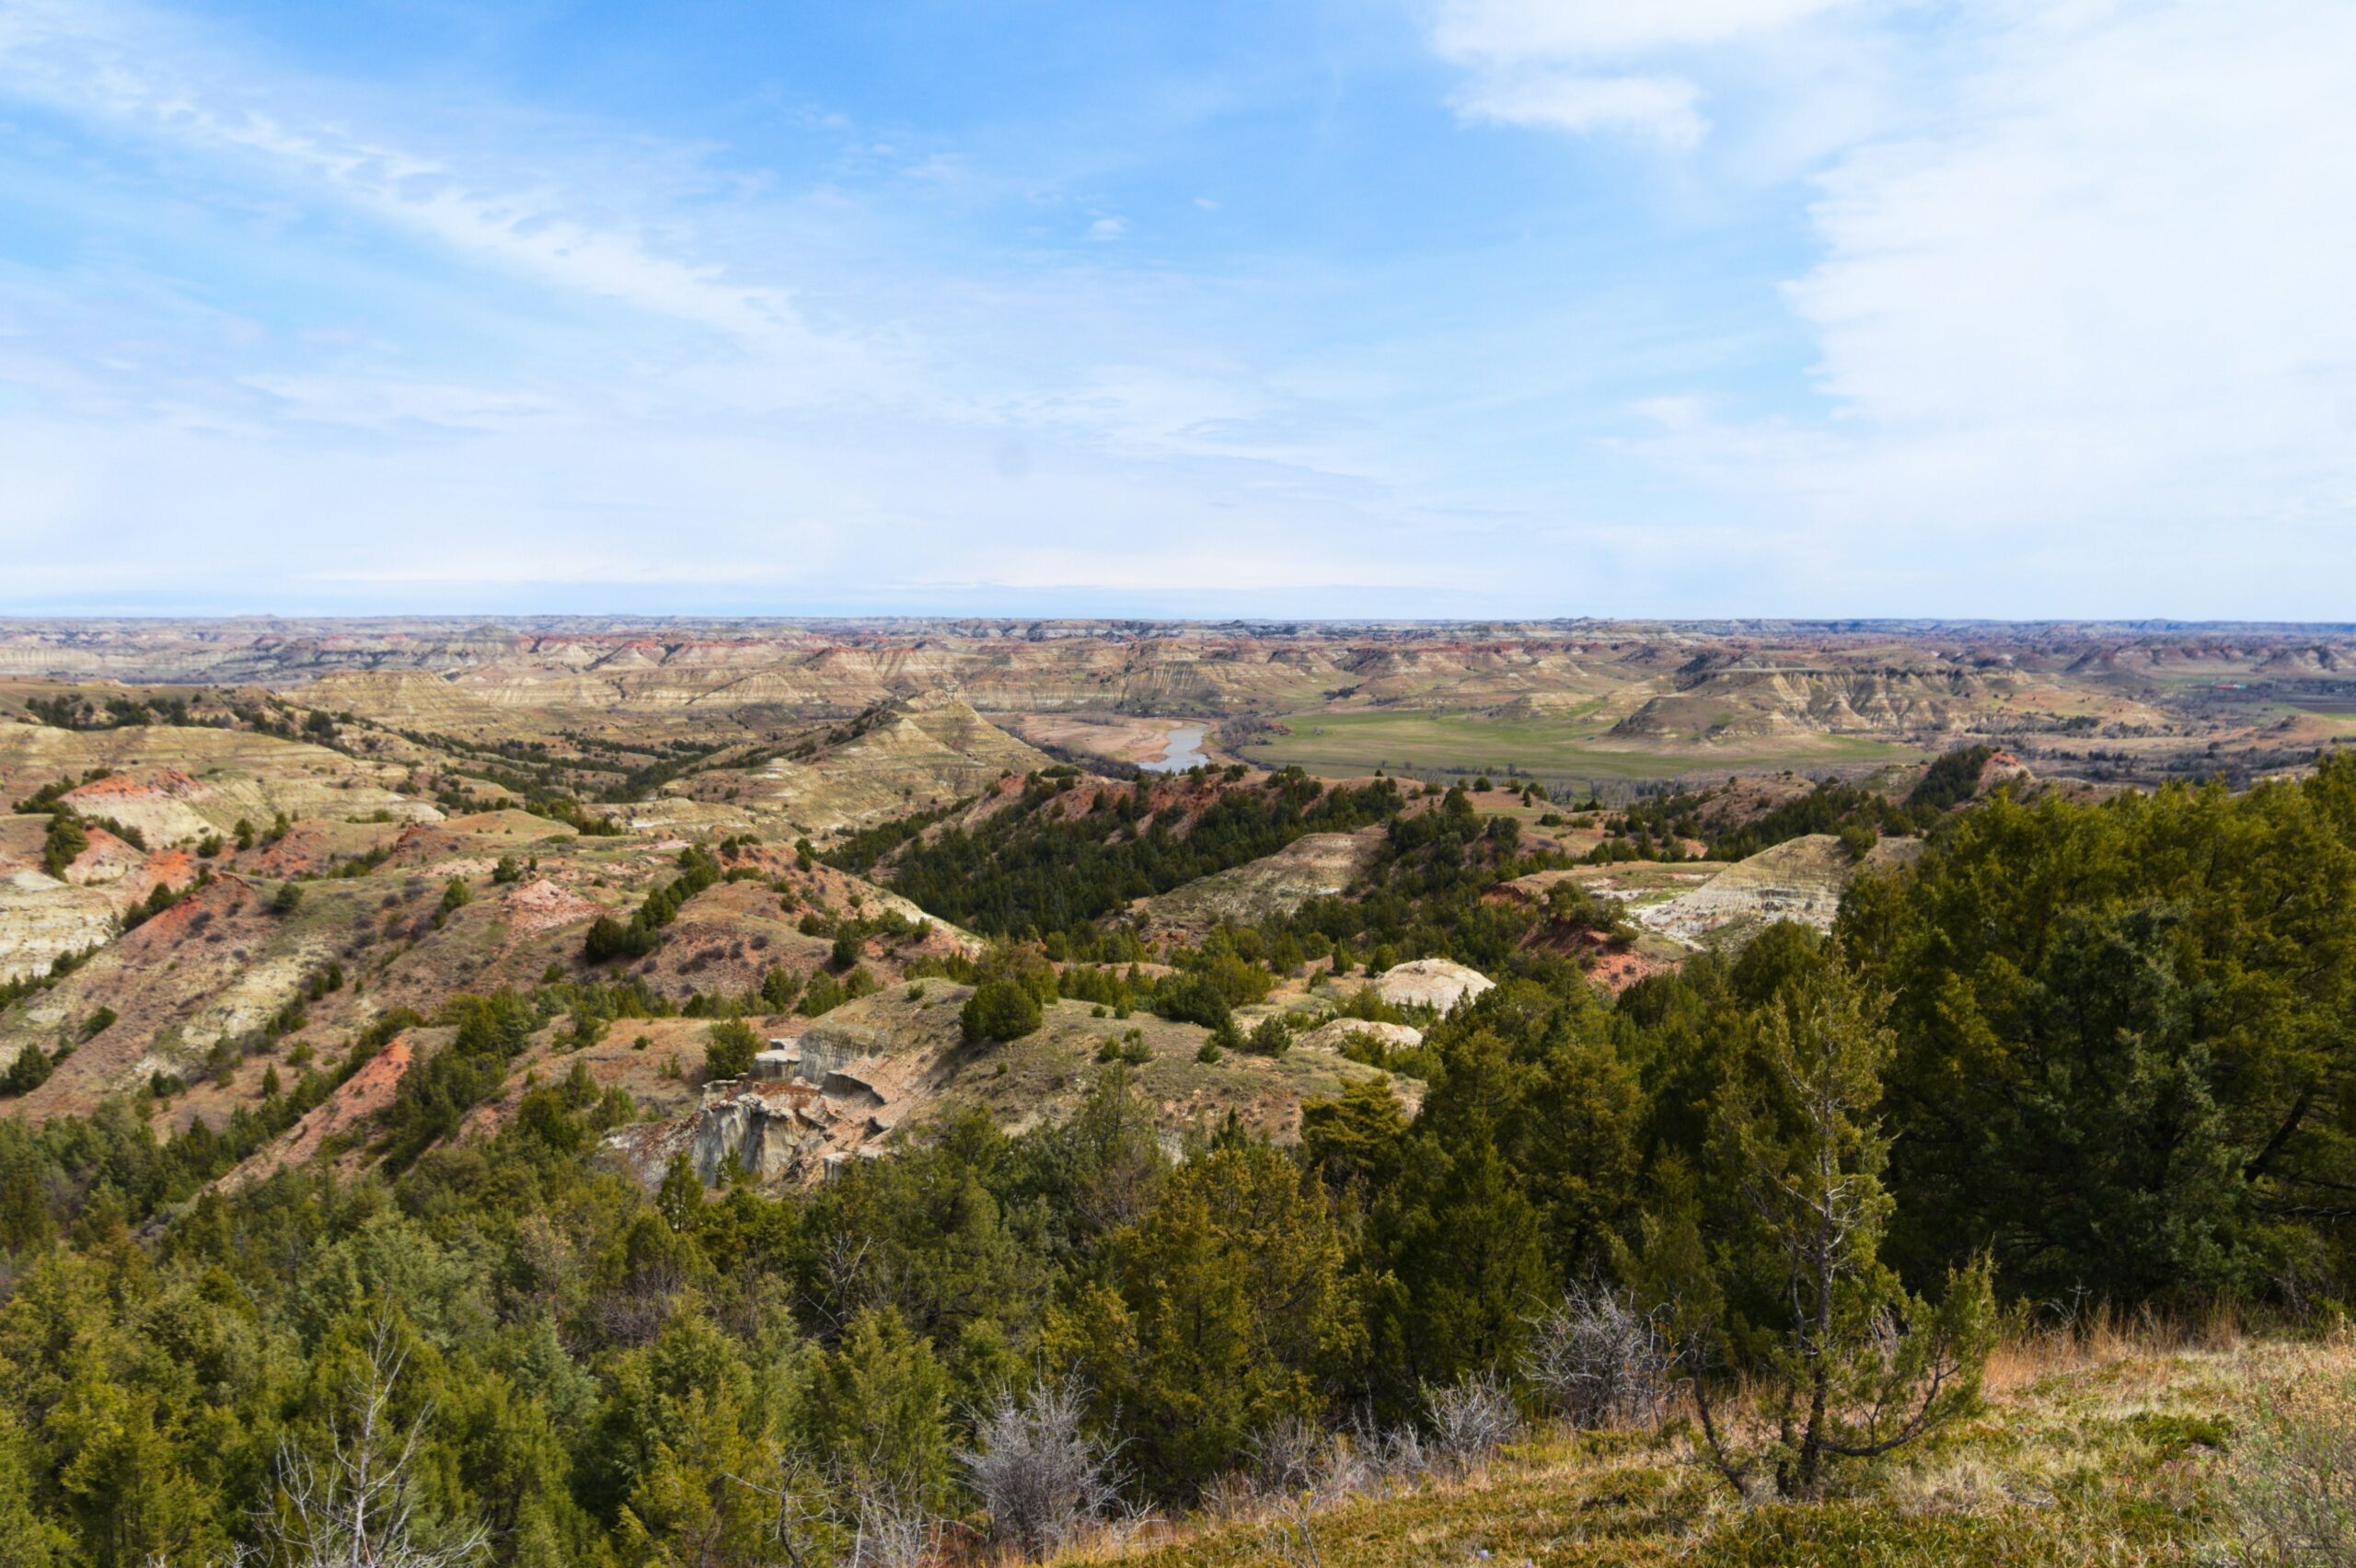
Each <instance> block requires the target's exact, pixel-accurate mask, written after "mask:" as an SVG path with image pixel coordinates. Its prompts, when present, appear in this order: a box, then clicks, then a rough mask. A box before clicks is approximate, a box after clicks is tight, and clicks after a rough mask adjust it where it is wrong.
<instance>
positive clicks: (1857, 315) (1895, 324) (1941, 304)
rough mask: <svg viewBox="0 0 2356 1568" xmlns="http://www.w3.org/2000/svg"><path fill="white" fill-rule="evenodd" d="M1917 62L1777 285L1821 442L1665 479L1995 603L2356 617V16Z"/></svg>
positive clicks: (2201, 19) (1738, 427)
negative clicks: (1932, 86) (1794, 322)
mask: <svg viewBox="0 0 2356 1568" xmlns="http://www.w3.org/2000/svg"><path fill="white" fill-rule="evenodd" d="M1924 47H1935V48H1937V49H1939V50H1942V51H1945V52H1946V53H1945V54H1944V55H1943V56H1942V59H1943V63H1945V64H1946V65H1947V66H1948V67H1949V69H1948V70H1947V71H1946V72H1945V73H1944V79H1945V80H1946V83H1947V90H1946V92H1945V93H1944V94H1943V95H1942V97H1941V98H1940V99H1939V101H1937V102H1935V103H1932V104H1926V105H1923V106H1920V109H1921V112H1920V113H1919V115H1918V116H1917V118H1916V119H1915V121H1913V122H1912V123H1911V125H1910V126H1908V127H1907V128H1906V129H1905V130H1904V131H1903V132H1902V133H1896V134H1889V135H1885V136H1882V137H1879V138H1877V139H1873V140H1869V141H1866V142H1865V143H1863V144H1859V145H1856V146H1854V147H1853V148H1852V149H1851V150H1849V151H1848V152H1847V153H1845V154H1844V155H1843V156H1840V157H1839V158H1838V159H1837V160H1836V161H1835V162H1834V163H1833V165H1832V166H1831V168H1830V169H1829V171H1828V172H1827V173H1826V174H1825V175H1824V176H1823V178H1822V179H1821V181H1820V184H1819V190H1818V193H1817V197H1816V199H1815V201H1814V202H1813V204H1812V206H1811V209H1810V213H1809V217H1810V221H1811V223H1812V225H1813V228H1814V232H1815V234H1816V236H1817V237H1818V240H1819V244H1820V246H1821V256H1820V259H1819V260H1818V261H1817V262H1816V263H1815V265H1813V266H1812V267H1811V268H1809V269H1808V270H1807V272H1806V273H1805V275H1803V276H1802V277H1800V278H1799V279H1798V280H1797V281H1796V282H1795V283H1794V284H1793V285H1792V286H1791V288H1790V289H1789V291H1788V298H1789V301H1790V304H1791V306H1792V308H1793V309H1794V310H1795V311H1796V314H1797V316H1798V318H1799V320H1800V321H1801V322H1802V323H1803V324H1804V325H1805V326H1806V327H1807V329H1808V330H1809V331H1810V332H1811V333H1812V334H1813V336H1814V340H1815V342H1816V345H1817V355H1816V362H1815V365H1814V370H1813V376H1814V381H1815V384H1816V386H1817V387H1818V389H1819V392H1820V393H1821V395H1822V397H1823V398H1825V399H1826V400H1827V403H1828V406H1829V408H1830V410H1831V417H1830V418H1829V419H1827V420H1824V421H1821V422H1817V421H1799V420H1788V419H1787V420H1782V421H1773V422H1770V423H1753V424H1749V425H1745V424H1732V425H1729V424H1725V423H1715V424H1713V423H1709V422H1707V421H1704V422H1703V423H1700V424H1687V425H1684V426H1682V427H1680V429H1678V430H1677V431H1675V432H1671V433H1669V434H1666V435H1664V436H1661V437H1658V438H1657V439H1658V441H1659V442H1660V445H1659V446H1658V448H1657V451H1658V453H1659V455H1661V456H1662V457H1663V458H1664V460H1665V461H1668V462H1669V463H1670V464H1671V465H1673V466H1682V467H1687V468H1688V470H1689V471H1690V472H1693V473H1696V474H1701V475H1704V476H1707V477H1710V478H1713V479H1715V481H1716V482H1718V483H1720V484H1722V485H1724V486H1725V487H1726V490H1727V492H1728V493H1729V495H1738V496H1739V497H1741V499H1742V502H1743V503H1744V504H1747V505H1749V506H1750V507H1753V508H1756V507H1760V506H1761V503H1762V501H1765V502H1768V504H1769V505H1770V506H1771V507H1772V508H1773V512H1774V513H1775V514H1777V515H1780V516H1782V517H1784V518H1787V519H1791V520H1793V521H1795V522H1796V523H1797V524H1798V525H1802V526H1806V527H1809V528H1813V529H1819V530H1829V531H1831V536H1840V537H1844V538H1847V539H1849V540H1851V541H1853V542H1854V544H1855V545H1856V547H1857V548H1860V549H1863V550H1866V551H1875V550H1886V549H1888V548H1890V545H1891V542H1892V541H1893V539H1900V538H1902V540H1903V542H1904V548H1905V549H1906V550H1907V551H1908V552H1909V553H1913V554H1918V555H1921V556H1923V557H1925V558H1927V559H1940V558H1941V557H1942V556H1946V557H1947V558H1948V559H1953V560H1955V561H1956V562H1958V567H1957V569H1956V570H1955V572H1954V581H1955V582H1957V583H1958V585H1961V584H1965V583H1970V584H1972V585H1973V586H1974V587H1975V588H1976V589H1977V590H1978V591H1980V592H1983V593H1984V592H1985V591H1986V583H1985V582H1984V581H1981V580H1979V573H1981V572H1986V571H1996V572H1997V573H1999V574H2000V576H2001V575H2003V574H2005V573H2009V572H2014V571H2016V572H2017V573H2018V574H2019V577H2020V581H2021V582H2022V585H2023V587H2024V588H2025V589H2026V590H2027V591H2028V592H2031V593H2034V594H2038V595H2040V596H2041V602H2042V603H2043V604H2044V605H2046V606H2048V607H2052V608H2056V609H2065V608H2068V607H2071V606H2075V607H2077V608H2080V609H2084V610H2086V611H2093V610H2097V609H2101V610H2108V611H2110V612H2113V613H2153V612H2165V613H2177V614H2187V613H2189V614H2216V613H2221V610H2223V608H2224V607H2226V606H2229V605H2296V606H2297V609H2298V612H2299V613H2304V614H2310V615H2327V616H2330V617H2334V618H2345V617H2346V616H2347V615H2348V614H2349V610H2348V606H2347V603H2346V592H2345V590H2346V585H2347V584H2348V583H2349V582H2351V581H2356V541H2351V535H2350V528H2349V521H2350V512H2351V510H2356V446H2351V444H2350V442H2349V440H2348V433H2347V423H2346V420H2347V412H2348V410H2349V409H2350V408H2356V291H2351V290H2350V289H2349V287H2348V286H2347V278H2346V259H2347V258H2348V257H2349V256H2350V255H2351V254H2356V103H2351V99H2350V95H2349V94H2348V92H2347V72H2346V66H2347V62H2349V61H2350V60H2351V59H2356V8H2350V6H2346V5H2345V4H2342V3H2340V0H2246V3H2245V4H2241V5H2237V6H2231V7H2223V6H2212V5H2206V4H2198V3H2190V0H2186V3H2176V4H2160V5H2154V4H2133V5H2130V4H2123V3H2108V0H2088V3H2085V4H2076V5H2070V6H2050V5H2037V4H2019V5H2013V6H2004V7H2001V8H1996V9H1990V10H1984V11H1982V12H1981V14H1980V16H1979V25H1978V26H1977V27H1975V28H1973V29H1969V31H1968V32H1966V33H1964V34H1962V35H1960V36H1957V37H1952V38H1942V39H1940V40H1936V41H1935V43H1926V44H1925V45H1924ZM1893 531H1896V532H1895V533H1894V532H1893ZM2015 562H2017V565H2014V564H2012V563H2015ZM1953 591H1954V590H1950V592H1953Z"/></svg>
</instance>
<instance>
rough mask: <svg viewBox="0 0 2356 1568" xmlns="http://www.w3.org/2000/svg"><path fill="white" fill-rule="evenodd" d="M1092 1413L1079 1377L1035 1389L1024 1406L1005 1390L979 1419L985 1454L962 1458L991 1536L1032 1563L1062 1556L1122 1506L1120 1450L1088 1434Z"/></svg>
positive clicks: (980, 1450)
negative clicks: (1087, 1421)
mask: <svg viewBox="0 0 2356 1568" xmlns="http://www.w3.org/2000/svg"><path fill="white" fill-rule="evenodd" d="M1087 1406H1088V1392H1087V1389H1085V1388H1083V1387H1082V1386H1081V1384H1080V1381H1079V1380H1078V1379H1077V1378H1064V1379H1062V1380H1061V1381H1058V1382H1052V1383H1051V1382H1046V1381H1045V1380H1042V1381H1040V1382H1037V1383H1034V1385H1032V1388H1031V1389H1030V1392H1029V1395H1028V1397H1027V1398H1023V1399H1017V1398H1016V1396H1015V1393H1014V1390H1013V1389H1001V1390H1000V1391H999V1394H998V1397H997V1398H996V1399H995V1400H994V1401H991V1403H990V1404H989V1405H987V1407H985V1408H984V1409H983V1410H981V1411H980V1412H976V1415H975V1418H974V1435H975V1436H976V1438H977V1439H978V1440H979V1447H977V1448H976V1449H975V1450H974V1451H973V1452H970V1453H963V1454H960V1455H958V1456H957V1462H958V1463H959V1465H960V1466H962V1467H963V1468H964V1471H965V1479H966V1482H968V1483H969V1484H970V1485H971V1486H972V1487H973V1489H974V1494H975V1495H976V1496H977V1497H979V1498H980V1499H981V1501H982V1506H983V1508H984V1509H986V1510H987V1512H988V1514H989V1516H990V1528H991V1529H992V1530H993V1531H994V1532H996V1534H997V1535H998V1536H999V1539H1002V1540H1005V1541H1008V1542H1011V1544H1012V1545H1014V1546H1015V1547H1016V1548H1017V1549H1018V1550H1020V1551H1022V1552H1023V1553H1024V1554H1026V1555H1028V1556H1034V1557H1044V1556H1046V1555H1048V1554H1050V1553H1052V1552H1055V1551H1060V1550H1061V1549H1062V1548H1063V1547H1065V1546H1067V1545H1068V1544H1069V1543H1070V1542H1071V1541H1072V1540H1073V1539H1076V1538H1077V1537H1078V1536H1079V1535H1080V1532H1081V1531H1083V1530H1085V1529H1087V1528H1089V1527H1090V1526H1091V1525H1096V1524H1100V1523H1102V1522H1103V1520H1105V1519H1107V1518H1109V1517H1111V1516H1112V1515H1113V1513H1114V1510H1115V1509H1116V1508H1118V1507H1119V1505H1120V1477H1119V1474H1118V1472H1117V1470H1115V1468H1114V1456H1113V1448H1112V1447H1111V1446H1110V1445H1108V1444H1106V1443H1103V1442H1102V1441H1100V1440H1098V1439H1096V1438H1093V1437H1091V1436H1089V1435H1088V1434H1087V1433H1086V1432H1085V1431H1084V1430H1083V1429H1082V1424H1081V1423H1082V1417H1083V1414H1084V1412H1086V1410H1087Z"/></svg>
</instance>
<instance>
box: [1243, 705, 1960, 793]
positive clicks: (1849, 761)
mask: <svg viewBox="0 0 2356 1568" xmlns="http://www.w3.org/2000/svg"><path fill="white" fill-rule="evenodd" d="M1282 722H1283V723H1284V725H1285V726H1286V728H1287V729H1288V730H1289V731H1290V733H1288V734H1280V735H1270V736H1266V737H1265V738H1263V739H1259V740H1255V741H1253V742H1250V743H1248V744H1244V745H1243V746H1242V747H1240V748H1239V750H1240V751H1241V753H1242V755H1244V756H1246V757H1248V758H1250V759H1251V760H1252V761H1253V762H1254V763H1257V764H1259V765H1260V766H1261V767H1284V766H1286V765H1287V764H1288V763H1289V764H1298V765H1299V766H1300V767H1304V768H1306V769H1308V770H1309V771H1310V772H1311V773H1315V774H1319V775H1321V776H1324V777H1329V778H1346V777H1353V776H1357V775H1363V774H1368V773H1371V772H1373V771H1374V770H1375V769H1376V768H1377V767H1380V768H1383V769H1385V770H1386V771H1388V772H1392V773H1403V774H1408V775H1412V776H1414V777H1417V778H1422V777H1426V776H1437V775H1440V774H1472V773H1479V772H1484V771H1485V772H1489V773H1492V774H1496V775H1498V776H1501V777H1502V776H1505V775H1507V774H1508V773H1509V772H1512V771H1515V770H1519V772H1521V773H1527V774H1534V775H1536V776H1538V777H1539V778H1543V779H1548V780H1553V779H1567V780H1577V781H1580V782H1587V781H1589V780H1594V781H1599V782H1609V781H1639V780H1649V779H1663V778H1683V777H1686V776H1688V775H1709V774H1714V773H1724V772H1725V771H1727V769H1728V768H1735V767H1739V768H1754V769H1755V768H1759V767H1873V766H1877V765H1879V764H1883V763H1891V762H1906V761H1911V760H1913V759H1915V758H1917V757H1919V756H1921V755H1923V754H1922V753H1921V752H1919V751H1915V750H1912V749H1910V748H1908V747H1906V746H1902V745H1898V744H1893V743H1890V742H1888V741H1878V740H1873V739H1869V738H1867V737H1865V736H1860V735H1828V734H1807V735H1796V736H1791V737H1788V738H1785V737H1765V736H1750V737H1745V738H1744V739H1742V740H1739V741H1732V742H1727V743H1726V744H1711V745H1706V746H1704V745H1692V746H1652V747H1647V746H1643V745H1631V744H1627V743H1626V742H1623V741H1611V740H1606V739H1604V734H1605V732H1606V730H1608V729H1609V727H1610V724H1609V721H1608V720H1603V721H1599V720H1597V719H1595V718H1592V717H1589V716H1588V715H1587V714H1584V713H1581V712H1577V711H1574V712H1571V713H1566V714H1565V715H1564V716H1562V717H1560V718H1555V717H1544V718H1536V719H1508V718H1498V717H1492V716H1490V715H1488V714H1484V713H1469V712H1449V711H1444V710H1439V709H1380V710H1376V711H1366V712H1309V713H1295V714H1290V715H1288V716H1287V717H1286V718H1285V719H1284V720H1283V721H1282Z"/></svg>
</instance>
